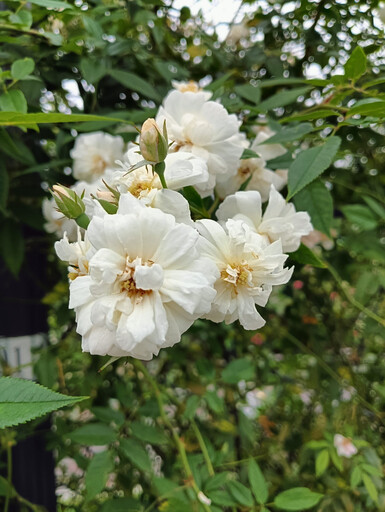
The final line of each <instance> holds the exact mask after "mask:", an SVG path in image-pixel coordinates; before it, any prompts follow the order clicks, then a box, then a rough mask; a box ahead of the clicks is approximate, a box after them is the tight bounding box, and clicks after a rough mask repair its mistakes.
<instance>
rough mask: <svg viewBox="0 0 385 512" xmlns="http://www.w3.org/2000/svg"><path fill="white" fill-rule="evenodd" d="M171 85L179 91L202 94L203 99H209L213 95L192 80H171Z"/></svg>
mask: <svg viewBox="0 0 385 512" xmlns="http://www.w3.org/2000/svg"><path fill="white" fill-rule="evenodd" d="M171 85H172V86H173V87H174V89H176V90H177V91H179V92H194V93H196V94H202V96H203V97H204V99H205V100H209V99H210V98H211V96H212V95H213V93H212V92H210V91H204V90H203V89H202V88H201V87H200V86H199V84H198V82H194V80H189V81H188V82H178V81H177V80H171Z"/></svg>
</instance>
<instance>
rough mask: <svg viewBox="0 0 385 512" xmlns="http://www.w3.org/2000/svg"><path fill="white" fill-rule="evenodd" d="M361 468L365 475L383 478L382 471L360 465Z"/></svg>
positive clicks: (368, 465) (370, 466)
mask: <svg viewBox="0 0 385 512" xmlns="http://www.w3.org/2000/svg"><path fill="white" fill-rule="evenodd" d="M361 468H362V469H363V471H365V473H369V475H373V476H378V477H379V478H382V477H383V473H382V470H381V469H378V468H376V467H375V466H372V465H371V464H366V463H364V464H361Z"/></svg>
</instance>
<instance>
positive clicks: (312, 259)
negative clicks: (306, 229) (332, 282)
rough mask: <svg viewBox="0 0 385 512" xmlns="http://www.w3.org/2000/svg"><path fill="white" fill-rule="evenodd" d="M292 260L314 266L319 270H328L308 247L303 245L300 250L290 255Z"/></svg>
mask: <svg viewBox="0 0 385 512" xmlns="http://www.w3.org/2000/svg"><path fill="white" fill-rule="evenodd" d="M290 258H291V259H292V260H294V261H296V262H297V263H301V264H302V265H312V266H313V267H317V268H326V265H325V263H324V262H323V261H322V260H320V259H319V258H318V256H317V255H316V254H315V253H314V252H313V251H312V250H311V249H309V247H306V245H304V244H301V245H300V246H299V249H297V250H296V251H295V252H291V253H290Z"/></svg>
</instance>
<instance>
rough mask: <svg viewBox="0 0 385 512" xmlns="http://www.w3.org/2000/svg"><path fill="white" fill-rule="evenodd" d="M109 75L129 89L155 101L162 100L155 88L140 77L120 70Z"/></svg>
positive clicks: (111, 71)
mask: <svg viewBox="0 0 385 512" xmlns="http://www.w3.org/2000/svg"><path fill="white" fill-rule="evenodd" d="M109 74H110V75H111V76H112V78H115V80H117V81H118V82H119V83H121V84H122V85H124V86H125V87H127V89H130V90H131V91H135V92H137V93H139V94H142V95H144V96H147V97H148V98H151V99H153V100H155V101H160V99H161V98H160V96H159V94H158V93H157V91H156V90H155V89H154V87H153V86H152V85H151V84H149V83H148V82H147V81H146V80H143V78H140V77H139V76H138V75H135V74H134V73H129V72H128V71H120V70H118V69H113V70H110V71H109Z"/></svg>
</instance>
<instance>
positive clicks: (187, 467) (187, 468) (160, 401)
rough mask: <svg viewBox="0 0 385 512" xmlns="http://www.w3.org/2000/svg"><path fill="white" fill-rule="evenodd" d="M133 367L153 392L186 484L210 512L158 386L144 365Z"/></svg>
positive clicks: (140, 363) (135, 363)
mask: <svg viewBox="0 0 385 512" xmlns="http://www.w3.org/2000/svg"><path fill="white" fill-rule="evenodd" d="M134 366H136V368H137V369H138V370H140V371H141V372H142V373H143V374H144V376H145V377H146V379H147V381H148V383H149V384H150V386H151V387H152V389H153V390H154V393H155V398H156V401H157V402H158V407H159V412H160V417H161V418H162V420H163V422H164V424H165V425H166V426H167V427H168V428H169V429H170V431H171V434H172V437H173V439H174V442H175V446H176V448H177V450H178V452H179V456H180V459H181V461H182V465H183V469H184V471H185V473H186V477H187V480H188V483H190V484H191V487H192V488H193V490H194V492H195V494H196V496H197V499H198V501H199V503H200V504H201V505H202V506H203V509H204V510H205V511H206V512H211V508H210V507H209V506H208V505H206V504H205V503H202V501H201V499H200V495H202V494H203V493H202V491H201V490H200V489H199V487H198V485H197V483H196V482H195V479H194V476H193V473H192V470H191V467H190V464H189V461H188V459H187V455H186V450H185V447H184V444H183V442H182V440H181V439H180V437H179V435H178V433H177V431H176V429H175V427H174V426H173V424H172V423H171V421H170V419H169V418H168V416H167V414H166V412H165V410H164V404H163V399H162V395H161V392H160V390H159V388H158V385H157V383H156V381H155V380H154V379H153V378H152V376H151V375H150V373H149V371H148V370H147V368H146V367H145V365H144V364H143V363H142V361H139V360H138V359H137V360H134Z"/></svg>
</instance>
